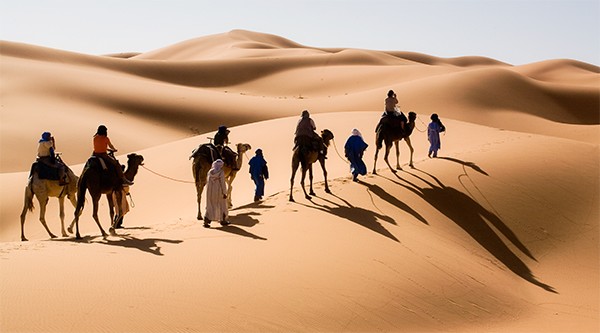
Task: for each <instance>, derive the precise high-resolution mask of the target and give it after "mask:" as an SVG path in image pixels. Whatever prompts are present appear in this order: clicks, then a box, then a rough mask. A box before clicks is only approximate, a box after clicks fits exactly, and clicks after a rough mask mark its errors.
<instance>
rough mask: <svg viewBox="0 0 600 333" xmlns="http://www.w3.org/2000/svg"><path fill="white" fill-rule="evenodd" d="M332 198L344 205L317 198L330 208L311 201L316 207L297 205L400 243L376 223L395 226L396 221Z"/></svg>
mask: <svg viewBox="0 0 600 333" xmlns="http://www.w3.org/2000/svg"><path fill="white" fill-rule="evenodd" d="M331 195H333V196H334V197H336V198H338V199H339V200H341V201H343V202H344V204H345V206H344V205H340V204H337V203H335V202H333V201H331V200H328V199H325V198H322V197H318V198H319V199H321V200H323V201H325V202H327V203H329V204H330V205H331V206H329V205H326V204H322V205H321V204H318V203H316V202H314V201H313V200H311V202H312V203H313V204H314V205H315V206H316V207H315V206H311V205H306V204H303V203H298V204H300V205H302V206H304V207H308V208H312V209H318V210H320V211H323V212H326V213H329V214H333V215H336V216H338V217H341V218H343V219H346V220H349V221H351V222H354V223H356V224H358V225H360V226H362V227H365V228H367V229H369V230H371V231H374V232H376V233H378V234H380V235H382V236H385V237H386V238H389V239H391V240H393V241H395V242H398V243H399V242H400V241H399V240H398V238H396V236H394V235H393V234H392V233H391V232H389V231H388V230H387V229H386V228H385V227H384V226H383V225H382V224H381V223H379V222H378V219H379V220H383V221H385V222H387V223H391V224H394V225H396V221H394V219H392V218H390V217H389V216H385V215H382V214H377V213H374V212H372V211H370V210H367V209H364V208H360V207H355V206H352V204H350V203H349V202H348V201H346V200H344V199H342V198H340V197H339V196H337V195H335V194H331Z"/></svg>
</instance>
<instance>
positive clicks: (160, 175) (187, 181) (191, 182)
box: [140, 164, 195, 184]
mask: <svg viewBox="0 0 600 333" xmlns="http://www.w3.org/2000/svg"><path fill="white" fill-rule="evenodd" d="M140 166H141V167H142V168H144V169H146V170H148V171H150V172H151V173H153V174H155V175H157V176H159V177H162V178H165V179H169V180H172V181H174V182H180V183H186V184H195V182H194V181H189V180H181V179H175V178H171V177H169V176H165V175H162V174H160V173H158V172H156V171H152V170H150V169H148V168H147V167H146V166H145V165H144V164H142V165H140Z"/></svg>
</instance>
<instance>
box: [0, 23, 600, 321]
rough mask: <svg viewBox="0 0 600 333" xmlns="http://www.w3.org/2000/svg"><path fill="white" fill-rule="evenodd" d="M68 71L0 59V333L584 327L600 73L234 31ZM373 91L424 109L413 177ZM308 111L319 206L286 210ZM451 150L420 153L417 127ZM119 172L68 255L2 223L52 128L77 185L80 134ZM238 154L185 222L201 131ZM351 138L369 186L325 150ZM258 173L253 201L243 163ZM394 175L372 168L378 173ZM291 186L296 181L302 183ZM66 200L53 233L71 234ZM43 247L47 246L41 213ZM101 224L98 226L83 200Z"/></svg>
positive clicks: (10, 222) (89, 59)
mask: <svg viewBox="0 0 600 333" xmlns="http://www.w3.org/2000/svg"><path fill="white" fill-rule="evenodd" d="M129 51H131V50H123V53H122V54H118V55H105V56H98V55H86V54H78V53H72V52H66V51H61V50H56V49H49V48H43V47H39V46H35V45H26V44H21V43H16V42H9V41H2V42H1V44H0V71H1V73H0V74H1V75H0V101H1V103H0V104H1V105H0V112H1V114H0V172H1V173H0V184H1V186H0V272H1V274H0V279H1V281H0V331H2V332H598V330H599V329H600V319H599V298H600V288H599V285H600V275H599V261H600V260H599V259H600V258H599V249H598V246H599V242H598V236H599V230H598V224H599V218H600V216H599V212H600V210H599V206H598V203H599V201H600V200H599V191H600V184H599V179H600V177H599V176H600V169H599V164H600V153H599V141H600V140H599V139H600V136H599V134H600V132H599V130H600V126H599V125H600V68H598V67H597V66H594V65H591V64H586V63H581V62H577V61H573V60H569V59H551V60H547V61H542V62H538V63H532V64H528V65H523V66H513V65H510V64H506V63H502V62H499V61H496V60H494V59H488V58H483V57H478V56H465V57H460V58H451V59H446V58H436V57H433V56H429V55H425V54H418V53H414V52H405V51H371V50H357V49H333V48H331V49H326V48H313V47H309V46H305V45H299V44H297V43H294V42H293V41H290V40H287V39H285V38H283V37H280V36H274V35H269V34H262V33H255V32H251V31H242V30H235V31H231V32H228V33H223V34H218V35H212V36H205V37H200V38H197V39H193V40H189V41H184V42H181V43H178V44H174V45H171V46H166V47H164V48H162V49H159V50H155V51H152V52H147V53H141V54H140V53H133V52H129ZM389 89H393V90H394V91H396V92H397V94H398V99H399V101H400V103H399V106H400V109H401V110H402V111H403V112H405V113H407V112H408V111H414V112H416V113H417V114H418V119H417V121H416V130H415V131H414V133H413V134H412V136H411V141H412V144H413V146H414V148H415V153H414V161H415V164H414V168H411V167H409V166H408V165H407V164H408V149H407V146H406V144H405V143H404V142H400V148H401V155H400V164H401V165H402V170H398V171H392V170H390V169H389V168H388V167H387V165H386V164H385V162H383V160H382V152H380V157H379V160H378V161H377V174H372V173H371V169H372V168H373V156H374V153H375V148H376V147H375V131H374V129H375V126H376V124H377V122H378V120H379V117H380V115H381V112H382V111H383V100H384V98H385V95H386V93H387V91H388V90H389ZM304 109H308V110H310V112H311V115H312V118H313V119H314V120H315V122H316V125H317V129H318V130H319V131H320V130H323V129H329V130H331V131H332V132H333V133H334V134H335V139H334V142H333V145H332V146H331V147H330V148H329V152H328V158H327V160H326V167H327V171H328V177H327V178H328V182H329V186H330V187H331V191H332V193H331V194H327V193H325V192H324V182H323V180H324V179H323V173H322V172H321V170H320V167H319V166H318V165H315V168H314V183H315V184H314V187H315V192H316V196H314V197H312V198H311V199H310V200H309V199H306V198H304V196H303V194H302V191H301V189H300V185H299V182H300V179H299V176H298V175H297V176H296V180H295V183H294V187H293V191H294V192H293V193H294V197H295V199H296V200H295V202H290V201H288V197H289V191H290V175H291V167H290V164H291V156H292V150H291V148H292V146H293V132H294V129H295V125H296V122H297V121H298V119H299V115H300V112H301V111H302V110H304ZM432 113H438V114H439V115H440V117H441V119H442V120H443V121H444V124H445V125H446V127H447V131H446V133H445V134H443V135H442V137H441V140H442V150H441V151H440V157H439V158H435V159H432V158H428V157H427V150H428V142H427V138H426V134H425V132H424V131H425V129H426V126H427V124H428V123H429V116H430V115H431V114H432ZM100 124H104V125H106V126H107V127H108V129H109V131H108V133H109V137H110V138H111V140H112V141H113V143H114V144H115V146H116V147H117V148H118V149H119V152H118V155H119V156H118V157H119V160H120V161H121V162H122V163H125V161H126V155H127V154H128V153H132V152H135V153H137V154H141V155H143V156H144V166H143V167H142V168H141V169H140V170H139V172H138V174H137V175H136V178H135V185H133V186H132V188H131V194H132V197H131V199H132V201H131V204H132V208H131V211H130V212H129V213H128V214H127V215H126V216H125V223H124V225H125V228H124V229H118V230H117V235H111V236H108V237H106V238H103V237H101V235H100V232H99V230H98V228H97V226H96V225H95V223H94V221H93V220H92V217H91V204H90V197H89V195H88V199H87V204H86V206H85V209H84V212H83V215H82V217H81V221H80V228H81V233H82V236H83V239H81V240H76V239H75V237H74V235H70V236H68V237H58V238H54V239H50V237H49V236H48V234H47V233H46V231H45V230H44V229H43V227H42V226H41V224H40V222H39V221H38V214H39V203H38V202H37V201H35V210H34V211H33V213H29V214H28V215H27V220H26V223H25V234H26V236H27V238H28V239H29V241H28V242H21V241H20V221H19V215H20V214H21V210H22V207H23V193H24V189H25V186H26V184H27V178H28V172H29V168H30V166H31V163H32V162H33V160H34V159H35V153H36V149H37V140H38V139H39V136H40V134H41V133H42V132H44V131H51V132H52V133H53V135H54V136H55V138H56V141H57V150H58V151H60V152H62V154H63V155H62V156H63V159H64V160H65V161H66V162H67V163H68V164H69V165H70V166H71V168H72V169H73V170H74V171H75V173H76V174H78V175H79V174H80V173H81V171H82V169H83V166H84V164H85V162H86V160H87V158H88V157H89V156H90V153H91V149H92V144H91V140H92V136H93V134H94V133H95V130H96V128H97V127H98V125H100ZM222 124H224V125H227V126H229V127H230V130H231V134H230V140H231V141H232V143H248V144H250V145H251V146H252V150H251V151H250V152H248V153H247V154H246V155H245V156H244V164H243V167H242V169H241V170H240V171H239V173H238V174H237V178H236V180H235V181H234V183H233V195H232V199H233V205H234V207H233V208H232V210H231V211H230V221H231V223H232V224H231V225H229V226H226V227H221V226H219V225H218V223H213V225H212V227H211V228H210V229H206V228H203V227H202V223H201V222H199V221H198V220H197V219H196V214H197V205H196V193H195V186H194V184H193V178H192V173H191V161H190V160H189V156H190V154H191V151H192V150H193V149H194V148H196V147H198V145H200V144H202V143H206V142H208V140H209V139H208V137H212V136H213V135H214V133H215V131H216V128H217V127H218V126H219V125H222ZM353 128H357V129H359V130H360V131H361V132H362V134H363V137H364V139H365V141H366V142H367V143H368V144H369V148H368V149H367V151H366V155H365V162H366V163H367V168H368V169H369V173H368V174H367V175H366V176H364V177H360V182H352V181H351V175H350V172H349V166H348V163H347V161H346V160H345V158H344V156H343V154H344V152H343V146H344V143H345V140H346V139H347V137H348V136H349V135H350V132H351V130H352V129H353ZM257 148H261V149H262V150H263V151H264V154H265V158H266V160H267V161H268V165H269V170H270V173H271V177H270V178H269V180H267V183H266V196H265V198H264V200H262V201H260V202H253V195H254V193H253V190H254V185H253V183H252V181H251V180H250V177H249V174H248V166H247V161H248V158H250V157H252V156H253V155H254V151H255V150H256V149H257ZM395 161H396V160H395V156H393V154H391V155H390V162H391V164H392V165H395ZM307 183H308V179H307ZM73 211H74V209H73V207H72V206H71V205H70V204H69V203H67V204H66V214H67V217H66V222H67V223H69V222H70V221H71V220H72V218H73ZM46 219H47V220H48V225H49V227H50V229H51V230H52V231H53V232H54V233H55V234H57V235H60V220H59V217H58V204H57V200H56V199H55V198H52V199H50V203H49V204H48V209H47V212H46ZM100 219H101V222H102V224H103V226H104V228H105V229H108V227H109V217H108V208H107V204H106V201H105V200H102V201H101V206H100Z"/></svg>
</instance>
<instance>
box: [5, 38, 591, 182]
mask: <svg viewBox="0 0 600 333" xmlns="http://www.w3.org/2000/svg"><path fill="white" fill-rule="evenodd" d="M0 56H1V63H2V81H1V83H0V84H1V85H0V88H1V89H0V94H1V97H2V100H3V105H2V114H3V121H2V124H0V129H1V134H0V135H1V136H2V140H0V145H1V146H2V147H1V149H2V150H3V151H7V152H9V151H10V150H11V149H14V148H13V147H15V148H16V149H30V148H26V147H24V146H23V145H22V142H27V140H31V138H32V137H33V138H35V137H37V136H38V135H39V132H41V131H44V130H46V129H54V131H60V132H61V133H60V134H61V135H60V136H61V137H62V138H63V142H64V143H66V148H73V149H76V148H75V147H74V146H70V145H69V143H68V142H69V141H71V140H77V138H79V139H80V138H81V137H80V133H79V132H76V133H73V132H72V131H68V132H67V133H65V128H64V127H77V128H79V129H84V128H86V129H87V130H86V131H87V132H93V130H94V129H95V127H96V126H97V125H98V123H108V125H110V126H111V128H113V129H115V132H121V131H123V130H125V129H126V128H127V127H128V126H127V124H132V123H151V124H153V125H154V126H167V127H169V128H171V132H170V134H169V135H163V136H157V137H154V138H150V140H149V141H148V142H145V141H147V140H146V139H147V135H145V134H144V133H129V134H130V135H128V136H124V137H122V138H120V139H119V140H118V141H119V142H123V144H122V145H121V146H122V149H126V150H136V149H142V148H146V147H150V146H151V145H152V144H160V143H166V142H169V141H171V140H173V139H179V138H183V137H186V136H190V135H194V134H197V133H201V132H208V131H211V130H213V129H214V128H215V127H216V126H218V125H220V124H227V125H229V126H234V125H241V124H244V123H248V122H252V121H261V120H266V119H271V118H273V117H285V116H291V115H296V114H298V113H299V111H300V110H302V109H310V110H311V111H313V112H316V113H321V112H338V111H376V110H381V108H382V102H381V101H382V99H383V96H385V92H386V91H387V90H389V89H395V90H396V91H397V93H398V96H399V100H400V105H401V108H402V109H403V110H404V111H407V110H411V109H412V110H415V111H417V112H418V113H419V114H422V115H423V117H427V115H428V114H430V113H434V112H437V113H440V114H443V115H444V117H446V118H453V119H458V120H468V121H474V122H476V123H479V124H484V125H486V124H487V125H493V124H495V122H496V121H497V120H498V118H503V119H504V121H503V122H502V124H503V126H505V127H506V129H514V130H520V131H523V130H527V128H524V126H523V123H524V122H523V121H520V126H512V125H511V124H512V123H517V122H516V121H513V120H512V119H511V117H512V116H511V114H507V113H506V112H518V113H520V114H524V115H529V116H533V117H535V118H540V119H545V120H548V121H551V122H558V123H567V124H573V125H598V124H599V123H600V115H599V112H598V110H599V109H600V88H599V86H598V80H599V78H598V77H599V74H598V73H599V69H598V67H596V66H592V65H589V64H584V63H580V62H576V61H572V60H550V61H547V62H541V63H535V64H530V65H526V66H519V67H514V66H510V65H507V64H504V63H500V62H497V61H494V60H492V59H487V58H482V57H460V58H451V59H443V58H436V57H431V56H427V55H422V54H418V53H412V52H385V51H369V50H356V49H318V48H311V47H306V46H302V45H299V44H297V43H294V42H292V41H289V40H287V39H284V38H281V37H278V36H274V35H268V34H261V33H254V32H249V31H240V30H235V31H232V32H229V33H225V34H219V35H214V36H208V37H203V38H198V39H193V40H190V41H185V42H182V43H179V44H175V45H173V46H167V47H165V48H162V49H160V50H156V51H153V52H148V53H143V54H139V55H136V56H132V57H130V58H120V57H108V56H91V55H83V54H77V53H71V52H65V51H60V50H53V49H47V48H42V47H37V46H31V45H25V44H19V43H13V42H5V41H3V42H2V44H1V45H0ZM59 78H60V79H59ZM24 87H27V88H26V89H24ZM32 100H35V101H38V102H40V101H41V103H39V104H37V105H33V104H32V102H31V101H32ZM240 104H242V105H244V107H243V108H240V107H239V105H240ZM38 105H43V107H44V108H45V109H47V110H48V112H49V116H48V119H38V117H34V116H31V117H30V118H29V121H30V126H27V127H25V128H24V127H23V126H20V124H18V123H17V122H20V121H19V120H18V119H19V118H20V116H22V115H27V114H31V113H32V108H35V107H39V106H38ZM55 110H65V111H69V114H71V115H72V116H71V117H68V118H61V119H57V118H53V117H52V114H53V112H54V111H55ZM97 111H101V112H102V113H103V114H104V116H103V117H97V116H92V117H88V116H87V115H88V114H93V115H95V114H97ZM207 114H209V115H211V116H210V117H207V116H206V115H207ZM492 118H493V121H492V122H490V119H492ZM533 128H539V126H537V125H534V126H532V131H534V132H535V131H537V130H534V129H533ZM547 133H548V134H551V133H553V130H548V131H547ZM92 134H93V133H92ZM587 136H588V137H589V136H590V135H587ZM142 138H144V139H142ZM76 152H77V156H76V157H75V161H76V162H81V161H82V160H83V158H84V156H85V155H87V152H83V151H81V150H80V149H79V150H77V149H76ZM5 155H6V154H3V156H2V158H1V159H2V160H1V161H0V168H1V169H2V170H4V171H11V170H12V171H16V170H23V169H24V168H27V166H26V165H27V163H25V164H20V165H18V166H14V163H15V162H14V161H10V162H9V161H7V160H6V157H5ZM17 164H18V163H17Z"/></svg>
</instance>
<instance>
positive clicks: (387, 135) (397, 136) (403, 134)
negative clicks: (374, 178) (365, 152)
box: [373, 112, 417, 174]
mask: <svg viewBox="0 0 600 333" xmlns="http://www.w3.org/2000/svg"><path fill="white" fill-rule="evenodd" d="M416 119H417V114H416V113H414V112H409V113H408V122H407V123H406V124H405V129H404V130H402V127H401V125H400V122H399V121H396V120H391V119H390V120H391V121H387V122H386V123H383V124H381V126H380V127H379V130H378V131H377V134H376V138H375V144H376V147H377V148H376V149H375V162H374V163H373V174H377V155H378V153H379V149H381V148H382V146H383V145H382V144H383V142H385V155H384V156H383V160H384V161H385V163H387V165H388V167H390V170H392V172H393V173H396V170H394V169H393V168H392V166H391V165H390V162H389V161H388V156H389V154H390V149H391V148H392V143H394V145H395V146H396V169H397V170H402V167H400V148H399V147H398V143H399V142H400V140H402V139H404V141H405V142H406V144H407V145H408V149H409V150H410V162H409V164H408V165H409V166H410V167H411V168H412V167H414V165H413V153H414V149H413V147H412V144H411V143H410V135H411V134H412V132H413V130H414V128H415V120H416Z"/></svg>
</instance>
